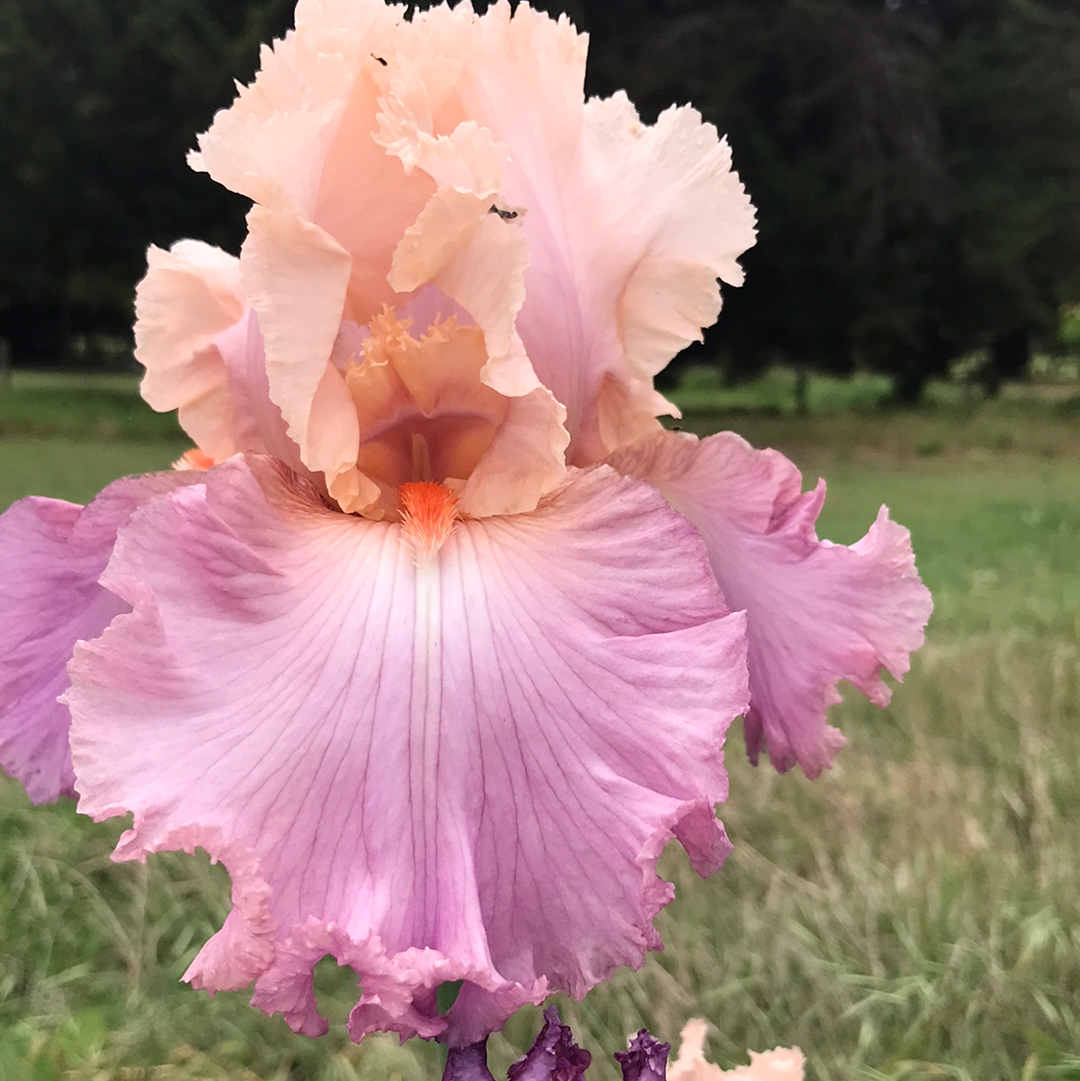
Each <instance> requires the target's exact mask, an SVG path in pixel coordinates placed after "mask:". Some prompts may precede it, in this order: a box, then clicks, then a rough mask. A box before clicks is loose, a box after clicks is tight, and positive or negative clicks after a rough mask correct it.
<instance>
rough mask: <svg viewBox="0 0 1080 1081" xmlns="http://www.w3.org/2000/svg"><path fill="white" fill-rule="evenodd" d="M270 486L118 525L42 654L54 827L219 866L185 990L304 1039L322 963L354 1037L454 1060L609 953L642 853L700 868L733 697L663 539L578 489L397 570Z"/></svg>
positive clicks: (241, 471) (699, 603)
mask: <svg viewBox="0 0 1080 1081" xmlns="http://www.w3.org/2000/svg"><path fill="white" fill-rule="evenodd" d="M290 476H291V475H289V474H286V473H285V472H284V471H282V470H280V469H279V468H278V467H276V466H274V465H272V464H270V463H267V462H266V461H261V462H260V461H255V462H253V463H249V462H245V461H243V460H241V459H235V460H233V461H232V462H229V463H226V464H225V465H224V466H219V467H217V468H216V469H214V470H212V471H211V472H210V473H208V474H204V475H203V477H204V483H203V484H200V485H195V486H192V487H190V488H185V489H182V490H180V491H178V492H176V493H175V494H174V495H173V496H171V497H169V499H167V500H158V501H155V502H154V503H152V504H150V505H148V506H147V507H145V508H144V509H143V510H142V511H141V512H140V513H139V514H137V515H136V516H135V517H134V518H133V519H132V521H131V522H130V523H129V525H128V526H127V527H125V529H124V530H123V531H122V533H121V537H120V541H119V543H118V545H117V548H116V552H115V555H114V557H113V560H112V562H111V563H110V565H109V568H108V570H107V572H106V575H105V577H104V582H105V583H106V584H107V586H108V587H109V588H110V589H111V590H113V591H114V592H115V593H117V595H118V596H119V597H120V598H121V599H123V600H124V601H126V602H127V603H129V604H131V605H132V606H133V609H134V611H133V612H132V613H131V614H130V615H125V616H121V617H120V618H119V619H117V620H115V621H114V622H113V624H112V625H111V626H110V627H109V629H108V630H107V631H106V632H105V634H104V635H103V636H102V637H101V638H100V639H98V640H97V641H95V642H93V643H88V644H86V645H83V646H81V647H80V648H79V649H78V651H77V654H76V659H75V661H74V662H73V665H72V672H73V680H74V682H73V687H72V690H71V692H70V693H69V699H70V702H71V707H72V713H73V717H74V718H75V723H74V726H73V735H72V740H73V754H74V757H75V762H76V772H77V774H78V777H79V781H78V784H79V791H80V794H81V796H82V800H81V803H80V809H81V810H83V811H84V812H86V813H88V814H91V815H93V816H95V817H97V818H102V817H107V816H110V815H115V814H121V813H125V812H127V811H131V812H134V828H133V829H132V830H131V831H129V832H128V833H127V834H125V836H124V837H123V838H122V840H121V843H120V845H119V846H118V849H117V858H120V859H132V858H142V857H144V856H145V854H146V853H148V852H153V851H157V850H160V849H163V848H171V847H183V848H190V846H192V845H194V844H198V845H201V846H202V847H204V848H205V849H206V850H207V851H208V852H209V853H210V854H211V856H213V857H215V858H217V859H220V860H221V861H222V862H223V863H224V864H225V865H226V867H227V868H228V869H229V871H230V872H231V874H232V875H233V895H234V906H235V907H234V909H233V912H232V913H231V915H230V916H229V918H228V919H227V920H226V923H225V926H224V927H223V929H222V931H220V932H219V933H218V935H217V936H215V938H214V939H212V940H211V941H210V942H209V943H208V944H207V946H206V947H204V949H203V951H202V952H201V953H200V955H199V956H198V957H197V958H196V960H195V962H194V963H193V965H192V967H191V969H190V971H189V973H188V978H189V979H191V980H192V981H193V982H194V983H195V984H196V985H197V986H203V987H207V988H209V989H215V988H223V987H237V986H241V985H243V984H244V983H245V982H247V981H248V980H250V979H252V978H253V977H254V978H255V979H256V981H257V982H256V988H255V999H254V1001H255V1002H256V1003H257V1004H258V1005H259V1006H261V1007H262V1008H263V1009H265V1010H267V1011H274V1012H284V1013H285V1014H286V1017H287V1019H288V1020H289V1023H290V1024H291V1025H292V1026H293V1027H294V1028H295V1029H297V1030H299V1031H304V1032H318V1031H321V1030H322V1028H323V1027H324V1022H322V1019H321V1018H320V1017H319V1015H318V1012H317V1009H316V1004H315V998H314V994H313V990H312V967H313V965H314V963H315V962H316V961H317V960H318V959H319V958H320V957H322V956H323V955H325V954H327V953H330V954H332V955H333V956H335V957H336V958H337V959H338V960H339V961H340V962H341V963H342V964H348V965H351V966H352V967H353V968H354V969H355V970H356V972H357V974H358V977H359V980H360V983H361V985H362V987H363V989H364V993H363V996H362V997H361V999H360V1002H359V1003H358V1005H357V1007H356V1009H355V1010H354V1011H353V1015H352V1018H351V1022H350V1028H351V1031H352V1033H353V1035H354V1037H355V1038H360V1037H361V1036H362V1035H364V1034H365V1033H366V1032H370V1031H373V1030H376V1029H380V1030H392V1031H396V1032H399V1033H401V1034H402V1035H408V1034H413V1033H419V1034H421V1035H425V1036H435V1035H441V1036H442V1037H443V1038H445V1039H447V1040H448V1041H449V1042H450V1043H451V1044H452V1045H455V1046H456V1045H464V1044H469V1043H473V1042H475V1041H476V1040H478V1039H481V1038H482V1037H483V1036H484V1035H486V1034H487V1032H489V1031H492V1030H493V1029H495V1028H497V1027H499V1026H500V1025H501V1024H502V1022H503V1021H504V1020H505V1018H506V1017H507V1016H508V1015H509V1014H510V1013H511V1012H513V1011H514V1010H516V1009H517V1008H518V1007H519V1006H520V1005H522V1004H523V1003H524V1002H527V1001H531V1002H537V1001H540V1000H542V999H543V998H544V997H545V995H546V994H547V993H548V987H549V985H550V986H551V987H555V988H562V989H565V990H567V991H569V992H570V993H572V994H575V995H581V994H584V993H585V991H587V990H588V989H589V988H590V987H591V986H593V985H594V984H595V983H596V982H598V981H599V980H602V979H605V978H606V977H607V976H608V975H609V974H610V973H611V971H612V969H613V968H614V967H615V966H617V965H622V964H632V965H636V964H639V963H640V962H641V960H642V957H643V951H644V950H645V949H646V948H649V947H655V946H657V945H658V944H659V940H658V938H657V935H656V932H655V931H654V929H653V928H652V922H651V921H652V918H653V917H654V916H655V914H656V913H657V912H658V911H659V909H660V908H661V907H662V906H663V905H664V904H666V903H667V902H668V901H669V900H670V899H671V895H672V891H671V887H670V886H669V885H668V884H667V883H664V882H663V881H661V880H660V879H659V878H658V877H657V876H656V874H655V865H656V860H657V859H658V857H659V855H660V851H661V849H662V848H663V845H664V842H665V841H666V840H667V839H668V838H669V837H671V836H672V835H675V836H677V837H678V838H679V839H680V841H682V842H683V843H684V844H685V845H686V847H687V849H688V851H690V853H691V856H692V858H693V860H694V862H695V864H696V866H698V867H699V869H700V870H702V871H710V870H713V869H715V866H716V865H717V863H718V862H719V860H720V859H722V857H723V855H724V854H725V852H726V850H727V847H728V845H727V841H726V838H725V837H724V834H723V828H722V827H721V826H720V824H719V823H718V822H717V820H716V817H715V812H714V804H715V803H716V802H718V801H720V800H722V799H723V798H724V796H725V794H726V778H725V774H724V771H723V765H722V743H723V738H724V732H725V730H726V727H727V725H728V724H729V722H730V720H731V719H732V718H733V717H734V716H735V715H736V714H738V713H739V712H740V711H741V710H742V709H743V708H744V706H745V703H746V699H747V689H746V683H745V680H746V673H745V668H744V663H745V658H744V652H743V651H744V648H745V643H744V640H743V633H744V620H743V617H742V616H741V615H731V614H729V613H727V610H726V609H725V608H724V607H723V604H722V601H721V599H720V596H719V592H718V591H717V589H716V586H715V582H714V581H713V579H712V575H711V574H710V572H709V569H708V563H707V558H706V555H705V552H704V549H703V547H702V546H701V542H700V539H699V538H698V537H697V535H696V533H695V532H694V530H693V528H692V527H691V526H690V525H689V523H687V522H686V521H685V519H683V518H681V517H680V516H679V515H677V514H675V513H673V512H672V511H671V510H670V508H669V507H668V506H667V505H666V504H665V503H664V501H663V500H662V499H661V498H660V497H659V496H658V495H657V493H656V492H655V491H653V490H652V489H651V488H650V487H649V486H648V485H645V484H642V483H641V482H639V481H636V480H632V479H625V478H619V477H617V475H616V474H614V473H613V472H611V471H610V470H607V469H599V470H596V471H594V472H592V473H587V474H583V475H579V476H577V477H576V478H575V479H574V480H573V481H572V482H571V483H569V484H568V485H567V486H566V487H564V488H563V489H561V490H560V491H559V492H558V493H557V494H556V495H555V496H553V497H552V498H551V499H550V500H549V501H548V502H546V503H543V504H541V506H540V507H539V508H537V510H536V511H534V512H533V513H531V514H527V515H517V516H511V517H504V518H500V517H496V518H487V519H484V520H481V521H459V522H457V523H456V527H455V528H454V529H453V531H452V532H451V533H450V535H449V538H448V539H446V540H445V542H444V543H443V544H442V547H441V549H440V550H439V551H438V552H437V554H435V555H429V556H423V557H418V555H417V553H416V552H415V551H414V549H413V546H412V540H411V539H410V535H409V534H408V532H407V530H406V529H405V527H403V526H401V525H399V524H396V523H388V522H372V521H367V520H365V519H362V518H357V517H354V516H349V515H343V514H340V513H336V512H332V511H329V510H327V509H326V507H325V506H324V505H323V504H322V503H321V502H320V501H319V500H317V499H316V498H315V497H314V494H313V493H312V492H311V491H310V490H308V489H307V488H305V486H304V485H303V484H300V483H297V482H295V481H294V480H290ZM162 538H168V542H167V543H163V542H162ZM627 553H633V559H632V560H628V559H627ZM450 980H463V981H465V982H464V986H463V988H462V990H461V993H460V995H459V996H458V999H457V1001H456V1002H455V1003H454V1005H453V1007H452V1008H451V1009H450V1010H449V1011H448V1013H447V1014H446V1015H441V1014H439V1013H438V1012H437V1009H436V1002H435V991H436V988H437V987H438V986H439V984H441V983H443V982H445V981H450Z"/></svg>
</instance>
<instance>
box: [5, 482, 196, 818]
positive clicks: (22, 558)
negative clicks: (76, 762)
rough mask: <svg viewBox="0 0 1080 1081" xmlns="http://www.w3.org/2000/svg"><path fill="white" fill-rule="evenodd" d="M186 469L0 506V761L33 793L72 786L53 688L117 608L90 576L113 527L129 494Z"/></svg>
mask: <svg viewBox="0 0 1080 1081" xmlns="http://www.w3.org/2000/svg"><path fill="white" fill-rule="evenodd" d="M191 477H192V474H190V473H150V474H148V475H146V476H142V477H125V478H124V479H122V480H118V481H116V482H115V483H113V484H110V485H109V487H108V488H106V489H105V490H104V491H103V492H102V493H101V494H100V495H99V496H98V497H97V498H96V499H95V500H94V501H93V502H92V503H91V504H90V505H89V506H87V507H80V506H79V505H77V504H75V503H65V502H63V501H62V500H59V499H42V498H40V497H37V496H31V497H30V498H28V499H21V500H19V501H18V502H17V503H15V504H13V505H12V506H11V507H9V508H8V509H7V510H6V511H5V512H4V513H3V515H0V551H2V552H3V553H4V558H3V562H2V570H0V620H2V628H3V633H0V768H2V769H3V770H4V772H5V773H7V774H9V775H10V776H12V777H14V778H15V779H16V780H18V781H20V782H21V783H22V785H23V787H24V788H25V789H26V793H27V795H28V796H29V797H30V799H31V800H32V801H33V802H34V803H51V802H53V801H54V800H56V799H58V798H59V797H60V796H73V795H74V794H75V790H74V781H75V775H74V773H73V772H72V768H71V752H70V750H69V748H68V726H69V724H70V716H69V714H68V709H67V706H65V705H63V704H62V703H60V702H58V701H57V698H58V696H59V695H60V694H62V693H63V692H64V691H65V690H66V689H67V686H68V676H67V664H68V661H69V660H70V659H71V653H72V650H73V649H74V648H75V644H76V643H77V642H79V641H83V640H85V639H89V638H96V637H97V636H98V635H99V634H101V632H102V631H103V630H104V629H105V628H106V626H108V624H109V622H110V621H111V620H112V618H113V617H114V616H116V615H118V614H119V613H120V612H124V611H127V605H126V604H124V602H123V601H121V600H120V599H119V598H118V597H116V596H115V595H114V594H112V593H110V592H109V591H108V590H105V589H103V588H102V587H101V586H100V585H98V578H99V577H100V575H101V572H102V571H103V570H104V569H105V565H106V564H107V563H108V561H109V556H110V554H111V553H112V549H113V544H114V542H115V540H116V531H117V529H119V527H120V526H121V525H123V524H124V522H126V521H127V520H128V518H129V517H130V516H131V514H132V512H133V511H134V510H135V508H136V507H137V506H139V504H141V503H143V502H145V501H146V500H147V499H150V498H152V497H153V496H155V495H159V494H161V493H163V492H169V491H172V490H173V489H174V488H176V487H177V486H178V485H181V484H186V483H189V482H190V480H191Z"/></svg>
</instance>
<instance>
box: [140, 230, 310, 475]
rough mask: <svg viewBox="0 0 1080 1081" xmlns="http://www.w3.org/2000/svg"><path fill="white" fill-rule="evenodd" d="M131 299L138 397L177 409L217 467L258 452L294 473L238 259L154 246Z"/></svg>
mask: <svg viewBox="0 0 1080 1081" xmlns="http://www.w3.org/2000/svg"><path fill="white" fill-rule="evenodd" d="M147 263H148V269H147V273H146V276H145V277H144V278H143V279H142V281H141V282H139V285H138V288H137V289H136V294H135V315H136V319H135V357H136V359H137V360H138V361H139V362H140V363H141V364H142V365H143V367H144V368H145V369H146V373H145V375H144V376H143V381H142V395H143V397H144V398H145V399H146V401H147V402H148V403H149V404H150V405H151V406H152V407H153V408H154V409H157V410H159V411H161V412H169V411H171V410H173V409H175V410H177V411H178V419H179V421H180V425H181V427H183V429H184V431H186V432H187V434H188V435H189V436H191V438H192V440H193V441H194V442H195V444H196V446H197V447H198V448H199V450H200V451H201V452H202V453H203V454H205V455H206V456H207V457H209V458H211V459H212V460H214V461H224V460H225V459H226V458H229V457H231V456H232V455H233V454H238V453H245V452H246V453H263V454H273V455H274V456H275V457H278V458H280V459H282V461H285V462H288V463H289V464H290V465H292V466H294V467H299V465H300V462H299V457H298V452H297V449H296V447H295V445H294V444H293V443H292V442H291V440H289V438H288V436H287V435H286V432H285V424H284V421H283V419H282V416H281V411H280V410H279V409H278V408H277V406H275V405H274V403H273V402H271V401H270V397H269V386H268V383H267V378H266V358H265V353H264V349H263V340H262V334H261V331H260V329H259V323H258V320H257V319H256V317H255V313H254V312H253V311H252V310H251V307H250V306H249V304H248V302H247V298H246V297H245V295H244V289H243V285H242V283H241V279H240V262H239V260H238V259H236V258H235V257H234V256H231V255H228V254H226V253H225V252H223V251H221V250H220V249H218V248H214V247H211V246H210V245H209V244H202V243H200V242H198V241H194V240H181V241H180V242H178V243H177V244H174V245H173V247H172V248H171V249H170V250H169V251H162V250H161V249H160V248H151V249H150V251H149V252H148V255H147Z"/></svg>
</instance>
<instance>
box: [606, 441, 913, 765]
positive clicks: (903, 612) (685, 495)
mask: <svg viewBox="0 0 1080 1081" xmlns="http://www.w3.org/2000/svg"><path fill="white" fill-rule="evenodd" d="M611 465H612V466H613V467H614V468H616V469H618V470H619V472H621V473H626V474H628V475H631V476H636V477H641V478H643V479H645V480H647V481H649V483H650V484H654V485H655V486H656V487H657V488H658V489H659V490H660V491H661V492H663V494H664V495H665V496H666V497H667V499H668V501H669V502H670V503H671V505H672V506H673V507H674V508H675V509H676V510H677V511H679V512H680V513H682V514H685V515H686V517H687V518H689V519H690V521H691V522H693V523H694V525H695V526H697V528H698V530H699V531H700V533H701V536H702V538H703V539H704V541H705V545H706V547H707V548H708V550H709V559H710V561H711V563H712V567H713V571H714V572H715V574H716V580H717V582H719V584H720V588H721V590H723V593H724V596H725V597H726V598H727V601H728V603H729V604H730V605H731V606H732V607H733V608H735V609H742V610H745V611H746V612H747V615H748V635H749V642H750V645H749V665H750V692H751V699H750V711H749V713H747V715H746V718H745V720H744V722H743V723H744V730H745V734H746V746H747V751H748V753H749V755H750V758H751V759H752V760H753V761H757V757H758V754H759V752H760V750H761V748H762V747H763V746H766V747H767V748H768V753H769V760H770V761H771V762H772V763H773V765H774V766H775V767H776V768H777V769H778V770H781V771H783V770H788V769H790V768H791V767H792V766H793V765H794V764H795V763H796V762H798V763H799V765H800V766H802V768H803V771H804V772H805V773H806V775H807V776H808V777H816V776H817V775H818V774H819V773H820V772H821V771H822V770H823V769H826V768H827V767H828V766H829V765H830V764H831V762H832V759H833V757H834V756H835V754H836V752H837V751H838V750H839V749H840V748H841V747H842V746H843V744H844V737H843V736H842V735H841V734H840V732H839V731H838V730H837V729H835V728H832V727H830V726H828V725H826V723H825V712H826V710H827V709H828V707H829V706H831V705H833V704H835V703H836V702H838V701H839V700H840V696H839V695H838V693H837V691H836V684H837V682H838V681H839V680H841V679H846V680H848V681H850V682H851V683H853V684H854V685H855V686H856V687H857V688H858V689H859V690H860V691H862V693H863V694H865V695H866V696H867V698H869V699H870V701H871V702H873V703H874V704H875V705H878V706H884V705H886V704H887V703H888V701H889V697H890V695H891V693H892V691H891V689H890V688H889V686H888V685H887V684H886V683H885V682H884V680H883V679H882V678H881V677H882V671H883V670H884V669H887V670H888V671H889V672H890V673H891V674H892V675H893V676H894V677H896V678H897V679H900V678H902V677H903V675H904V673H905V672H907V670H908V667H909V665H910V655H911V653H912V652H914V651H915V650H916V649H918V648H919V647H920V646H921V645H922V644H923V628H924V627H925V625H926V621H927V620H928V619H929V618H930V612H931V609H932V602H931V599H930V592H929V590H927V588H926V587H925V586H924V585H923V584H922V582H921V580H920V579H919V576H918V573H917V572H916V570H915V557H914V555H913V554H912V551H911V538H910V535H909V533H908V531H907V530H906V529H904V528H903V527H902V526H899V525H897V524H896V523H895V522H893V521H891V520H890V519H889V516H888V511H887V510H886V509H885V508H884V507H882V508H881V511H880V513H879V514H878V517H877V520H876V521H875V522H874V524H873V525H872V526H871V527H870V531H869V532H868V533H867V534H866V536H865V537H863V538H862V540H860V541H857V542H856V543H855V544H853V545H851V546H850V547H848V546H846V545H841V544H832V543H830V542H829V541H819V540H818V538H817V534H816V533H815V531H814V525H815V522H816V521H817V517H818V514H819V513H820V511H821V505H822V503H823V502H824V499H825V483H824V481H821V482H819V484H818V486H817V487H816V488H815V489H814V490H813V491H812V492H803V491H802V475H801V474H800V473H799V471H798V470H797V469H796V468H795V466H794V465H792V463H791V462H789V461H788V460H787V459H786V458H785V457H784V456H783V455H782V454H779V453H778V452H777V451H774V450H764V451H759V450H754V448H753V447H751V446H750V445H749V444H748V443H747V442H746V441H745V440H743V439H741V438H740V437H739V436H737V435H734V434H732V433H730V432H725V433H722V434H720V435H714V436H710V437H709V438H707V439H703V440H701V441H700V442H699V441H698V440H697V439H696V438H695V437H694V436H690V435H684V434H680V433H674V432H664V433H661V434H660V435H657V436H653V437H650V438H648V439H645V440H642V441H641V442H639V443H637V444H635V445H633V446H631V447H628V448H626V449H624V450H622V451H619V452H617V453H616V454H614V455H613V456H612V458H611Z"/></svg>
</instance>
